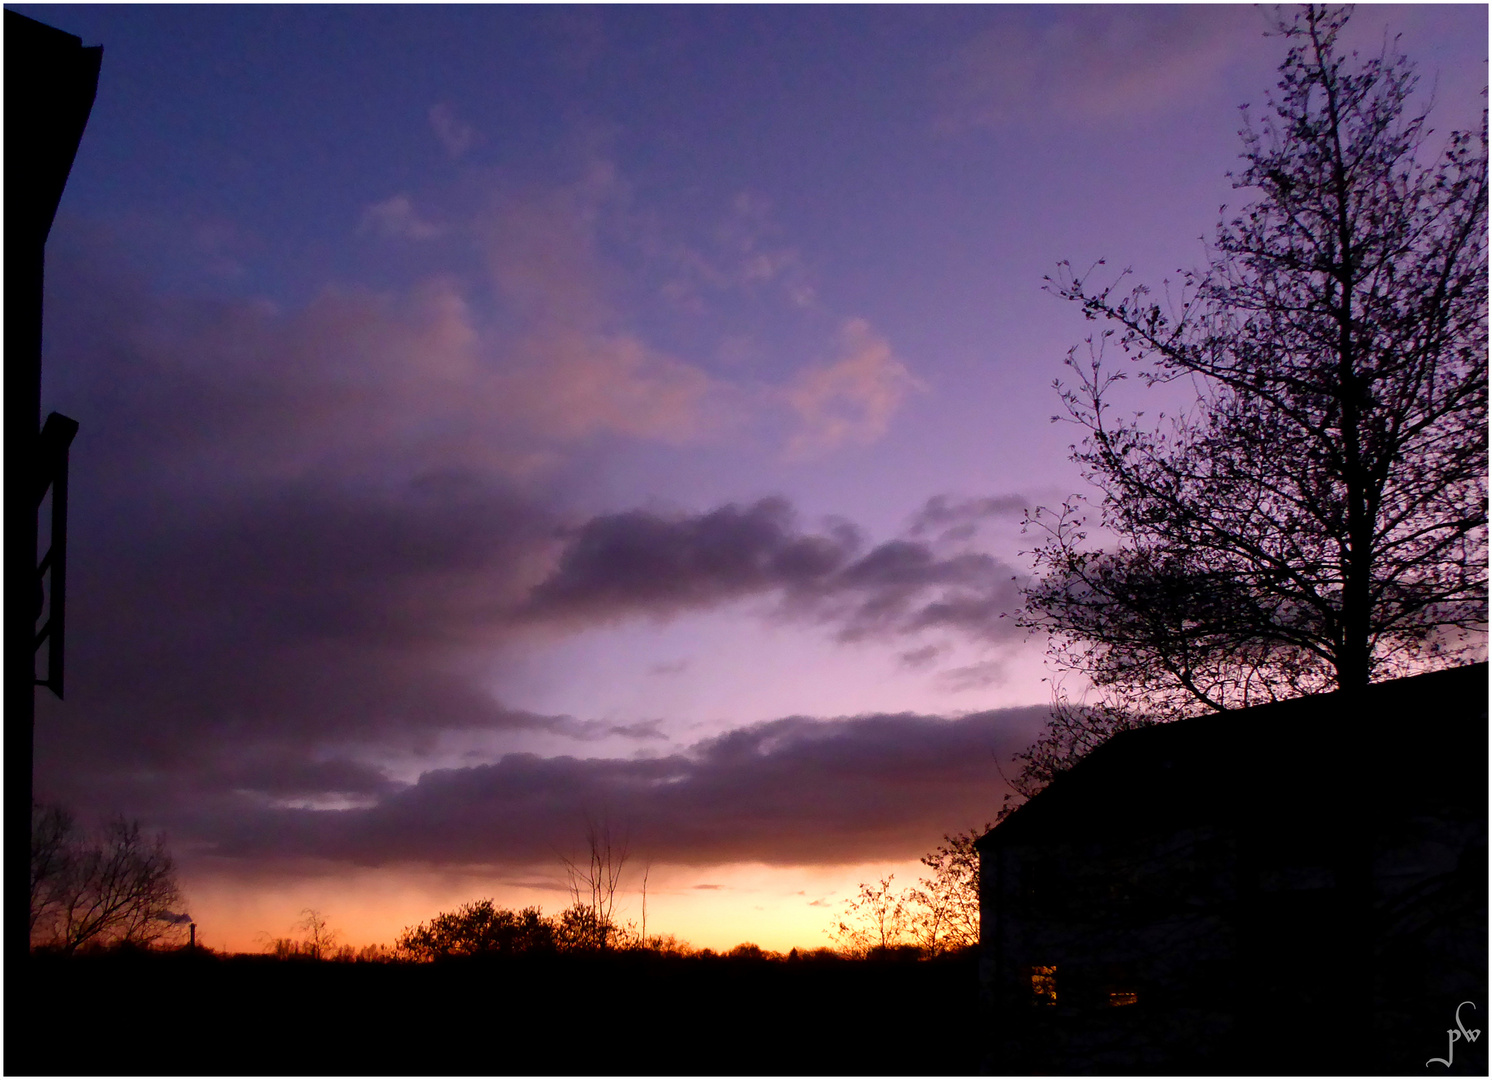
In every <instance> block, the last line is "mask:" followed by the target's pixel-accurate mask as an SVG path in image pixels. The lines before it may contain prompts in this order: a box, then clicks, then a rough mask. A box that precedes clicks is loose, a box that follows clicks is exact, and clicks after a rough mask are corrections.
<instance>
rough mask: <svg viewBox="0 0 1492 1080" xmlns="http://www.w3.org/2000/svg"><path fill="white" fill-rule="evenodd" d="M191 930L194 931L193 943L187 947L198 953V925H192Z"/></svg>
mask: <svg viewBox="0 0 1492 1080" xmlns="http://www.w3.org/2000/svg"><path fill="white" fill-rule="evenodd" d="M191 930H192V941H191V944H190V945H188V946H187V948H189V949H191V950H192V951H193V952H196V951H197V924H196V923H192V926H191Z"/></svg>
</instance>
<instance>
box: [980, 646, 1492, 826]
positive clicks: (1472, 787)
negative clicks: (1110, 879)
mask: <svg viewBox="0 0 1492 1080" xmlns="http://www.w3.org/2000/svg"><path fill="white" fill-rule="evenodd" d="M1487 700H1488V667H1487V664H1486V663H1480V664H1470V665H1466V666H1463V667H1456V668H1448V669H1446V670H1443V671H1435V672H1430V673H1427V674H1424V675H1414V676H1411V677H1409V678H1405V679H1395V680H1393V681H1390V682H1382V683H1375V684H1374V685H1372V686H1370V687H1368V688H1367V689H1366V690H1365V691H1363V692H1362V694H1361V696H1359V697H1356V698H1354V697H1353V696H1351V695H1346V694H1343V693H1341V692H1336V693H1330V694H1317V695H1312V696H1309V697H1302V698H1295V699H1293V700H1289V701H1279V702H1272V703H1270V704H1267V705H1258V706H1255V707H1253V708H1248V709H1235V710H1230V711H1227V712H1222V713H1210V714H1208V715H1205V716H1198V717H1192V718H1190V719H1186V720H1177V721H1174V722H1172V723H1168V724H1157V725H1155V726H1153V727H1147V728H1139V729H1135V730H1132V731H1126V732H1122V733H1120V734H1118V735H1116V736H1114V737H1113V738H1111V739H1109V740H1108V741H1107V742H1106V743H1104V744H1103V745H1102V746H1100V747H1099V748H1098V749H1097V750H1095V751H1093V752H1092V753H1091V754H1089V755H1088V756H1087V757H1085V758H1084V759H1083V760H1082V761H1080V762H1078V764H1077V765H1075V766H1074V767H1073V768H1072V769H1071V770H1069V771H1068V772H1066V773H1064V774H1062V775H1061V776H1059V777H1057V778H1056V779H1055V780H1053V781H1052V782H1051V783H1050V784H1049V785H1048V786H1047V787H1046V788H1045V789H1044V790H1043V791H1041V792H1039V793H1038V794H1037V795H1036V796H1035V797H1034V798H1032V799H1031V800H1030V801H1029V802H1027V803H1025V804H1024V805H1022V806H1021V807H1020V808H1019V809H1017V810H1016V811H1015V813H1013V814H1011V815H1010V816H1009V817H1008V818H1006V819H1005V820H1004V821H1003V822H1001V823H1000V824H999V825H997V826H996V827H995V828H993V829H991V830H990V831H989V832H988V833H986V834H985V835H984V836H983V837H981V838H980V839H979V840H978V841H977V846H978V847H979V848H980V850H991V849H994V848H1000V847H1010V846H1014V845H1031V844H1051V843H1063V842H1072V841H1076V840H1086V839H1098V838H1101V837H1105V836H1116V835H1134V834H1136V833H1139V832H1150V831H1175V830H1178V829H1182V828H1187V827H1192V826H1197V825H1207V824H1228V823H1230V822H1233V823H1239V822H1241V821H1242V820H1244V819H1248V820H1250V821H1252V822H1254V823H1258V822H1259V821H1260V820H1261V819H1275V820H1276V823H1277V824H1279V825H1281V826H1283V827H1288V825H1289V822H1290V821H1291V820H1295V821H1299V820H1302V819H1303V818H1308V817H1316V818H1318V819H1319V817H1321V816H1322V815H1325V816H1328V817H1330V816H1334V814H1340V811H1341V806H1342V805H1343V803H1344V800H1346V801H1347V802H1348V804H1349V805H1358V806H1360V805H1363V803H1364V800H1363V799H1362V797H1361V796H1362V793H1363V791H1364V790H1367V791H1368V792H1372V793H1381V798H1374V799H1371V800H1369V801H1370V802H1371V804H1372V806H1373V807H1374V810H1373V812H1374V813H1378V814H1385V815H1391V814H1412V813H1422V812H1437V811H1446V810H1450V811H1452V812H1455V813H1457V814H1463V815H1479V816H1481V817H1485V815H1486V812H1487V774H1488V764H1487ZM1354 779H1356V780H1360V781H1361V784H1366V785H1367V786H1366V789H1365V788H1364V787H1363V786H1361V784H1358V783H1354V782H1353V781H1354Z"/></svg>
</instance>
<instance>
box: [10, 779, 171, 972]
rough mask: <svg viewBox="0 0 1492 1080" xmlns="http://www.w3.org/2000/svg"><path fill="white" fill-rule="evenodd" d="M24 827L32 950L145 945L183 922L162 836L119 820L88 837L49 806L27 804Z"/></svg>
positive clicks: (66, 815) (164, 936) (69, 817)
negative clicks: (147, 833)
mask: <svg viewBox="0 0 1492 1080" xmlns="http://www.w3.org/2000/svg"><path fill="white" fill-rule="evenodd" d="M31 823H32V824H31V943H32V945H33V947H36V946H42V947H47V948H54V949H59V950H61V951H63V952H67V953H72V952H76V951H77V950H78V949H79V948H80V947H83V946H85V945H114V944H122V943H128V944H132V945H140V946H150V945H155V944H158V943H160V942H161V941H163V940H165V939H168V938H171V937H173V936H176V935H179V932H180V927H181V925H182V924H183V923H184V922H187V921H189V920H188V919H187V917H186V916H184V915H180V914H178V913H177V912H175V911H174V910H172V909H174V908H177V907H180V906H181V891H180V889H179V888H178V886H177V883H176V868H175V864H174V863H173V861H172V859H171V855H170V852H168V851H167V850H166V844H165V838H164V837H162V836H157V837H155V838H154V839H150V838H147V837H145V836H144V835H143V834H142V833H141V830H140V825H139V823H138V822H132V821H126V820H125V819H123V818H113V819H111V820H110V821H108V822H107V823H106V824H105V825H104V826H103V827H102V828H100V829H99V830H98V831H97V832H96V833H95V834H93V835H91V836H89V835H86V834H84V833H83V832H82V831H80V830H79V829H78V827H77V825H76V822H75V821H74V819H73V817H72V815H71V814H69V813H68V812H67V811H66V810H64V809H62V808H61V807H55V806H36V807H33V810H32V815H31Z"/></svg>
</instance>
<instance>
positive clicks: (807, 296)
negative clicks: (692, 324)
mask: <svg viewBox="0 0 1492 1080" xmlns="http://www.w3.org/2000/svg"><path fill="white" fill-rule="evenodd" d="M639 224H640V227H641V230H642V233H643V247H644V248H645V250H646V251H647V252H648V253H649V254H650V255H652V256H653V257H655V258H658V259H660V260H661V261H662V262H663V263H664V265H665V266H666V267H667V268H668V272H669V274H670V277H669V278H668V280H667V281H665V282H664V284H663V285H662V288H661V292H662V294H663V295H664V296H665V297H666V298H667V299H669V300H671V301H673V302H675V303H678V304H680V305H682V306H684V307H687V308H690V309H692V310H695V311H699V310H703V308H704V307H705V303H706V297H707V296H708V295H710V294H712V293H723V292H729V291H734V292H746V293H756V292H758V291H760V290H762V289H764V288H766V287H768V286H772V287H775V291H776V292H777V293H778V294H779V295H780V296H782V297H785V298H786V299H787V300H788V302H789V303H790V304H791V305H792V306H793V307H797V308H804V307H810V306H812V304H813V302H814V289H813V286H812V285H811V284H810V283H809V281H808V274H807V271H806V269H805V268H804V265H803V259H802V255H801V254H800V253H799V251H798V249H797V248H796V247H793V246H792V245H791V244H787V243H784V242H782V240H781V236H782V233H783V229H782V227H781V226H780V225H779V224H778V223H777V222H776V221H775V220H774V218H773V215H772V206H771V202H770V201H769V200H768V199H767V198H766V197H765V196H763V195H761V194H759V193H757V192H752V191H741V192H737V193H736V195H735V197H734V198H733V199H732V200H731V204H730V208H729V209H728V210H727V211H726V212H725V213H724V214H723V216H722V217H721V218H720V220H719V221H718V222H717V223H716V224H715V226H714V228H713V229H712V230H711V231H710V234H709V236H708V240H707V242H705V243H701V244H696V243H685V242H681V241H678V240H667V239H664V237H663V236H662V235H661V229H662V227H661V225H660V224H659V223H658V222H657V221H656V220H653V219H648V220H647V221H646V222H645V223H639Z"/></svg>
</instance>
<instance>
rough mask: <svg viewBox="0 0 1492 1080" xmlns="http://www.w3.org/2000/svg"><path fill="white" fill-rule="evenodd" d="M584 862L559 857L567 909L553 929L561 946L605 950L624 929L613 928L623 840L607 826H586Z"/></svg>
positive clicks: (623, 855)
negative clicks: (564, 876)
mask: <svg viewBox="0 0 1492 1080" xmlns="http://www.w3.org/2000/svg"><path fill="white" fill-rule="evenodd" d="M585 841H586V849H587V855H586V861H585V862H584V863H580V862H577V861H576V860H574V859H569V858H563V857H562V858H561V859H560V862H561V863H562V864H563V865H564V868H565V872H566V873H567V874H568V875H569V879H570V895H571V898H572V901H573V902H572V903H571V905H570V908H569V909H568V910H567V911H565V912H564V913H563V914H561V916H560V925H559V927H558V928H557V933H558V938H559V942H560V944H561V946H562V947H565V948H571V949H596V950H600V951H605V950H607V949H610V948H611V947H613V946H614V945H617V944H619V943H620V939H621V938H622V937H623V936H624V930H623V928H622V927H620V926H618V925H617V922H616V918H615V912H616V893H617V887H618V886H619V885H620V884H621V880H622V870H623V868H624V867H625V866H626V863H627V854H628V852H627V841H626V838H625V837H623V838H620V839H618V838H617V837H615V836H613V835H612V832H611V823H610V822H608V821H602V822H600V823H599V824H598V823H596V822H594V821H590V822H587V823H586V830H585Z"/></svg>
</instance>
